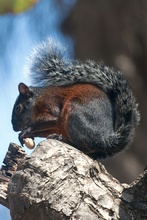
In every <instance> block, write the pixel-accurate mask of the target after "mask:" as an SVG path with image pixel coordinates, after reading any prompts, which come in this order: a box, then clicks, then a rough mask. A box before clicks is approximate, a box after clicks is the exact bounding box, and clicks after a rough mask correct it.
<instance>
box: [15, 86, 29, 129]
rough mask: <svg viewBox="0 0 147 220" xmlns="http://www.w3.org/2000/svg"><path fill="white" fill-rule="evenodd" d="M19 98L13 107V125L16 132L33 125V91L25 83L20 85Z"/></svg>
mask: <svg viewBox="0 0 147 220" xmlns="http://www.w3.org/2000/svg"><path fill="white" fill-rule="evenodd" d="M18 90H19V96H18V97H17V99H16V102H15V104H14V107H13V112H12V125H13V129H14V131H22V130H23V129H25V128H26V127H28V126H29V125H30V124H31V109H32V99H33V91H32V90H31V87H28V86H27V85H25V84H24V83H20V84H19V85H18Z"/></svg>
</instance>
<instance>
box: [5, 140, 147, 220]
mask: <svg viewBox="0 0 147 220" xmlns="http://www.w3.org/2000/svg"><path fill="white" fill-rule="evenodd" d="M146 182H147V172H146V171H144V173H143V174H141V175H140V177H139V178H138V179H137V180H136V181H135V182H133V183H132V184H131V185H130V186H129V185H127V184H120V182H119V181H117V180H116V179H115V178H113V177H112V176H111V175H110V174H109V173H107V171H106V170H105V168H104V166H102V164H101V163H98V162H97V161H93V160H92V159H91V158H89V157H88V156H86V155H85V154H83V153H81V152H80V151H78V150H77V149H75V148H73V147H72V146H69V145H67V144H64V143H62V142H59V141H56V140H51V139H49V140H46V141H43V142H41V143H40V144H39V145H38V146H37V147H36V148H35V150H34V151H33V153H32V154H31V156H29V157H26V158H25V159H24V161H23V163H21V164H20V165H19V167H18V169H17V171H16V172H15V173H14V175H13V176H12V179H11V181H10V183H9V187H8V200H9V207H10V212H11V216H12V219H13V220H19V219H21V220H26V219H31V220H36V219H39V220H47V219H59V220H60V219H62V220H63V219H84V220H85V219H88V220H89V219H93V220H95V219H96V220H97V219H115V220H117V219H123V220H124V219H125V220H130V219H135V220H141V219H146V218H147V211H146V210H147V192H146Z"/></svg>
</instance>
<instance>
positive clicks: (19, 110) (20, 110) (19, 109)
mask: <svg viewBox="0 0 147 220" xmlns="http://www.w3.org/2000/svg"><path fill="white" fill-rule="evenodd" d="M22 109H23V106H22V105H21V104H19V105H17V106H16V108H15V112H16V114H18V115H19V114H20V113H21V112H22Z"/></svg>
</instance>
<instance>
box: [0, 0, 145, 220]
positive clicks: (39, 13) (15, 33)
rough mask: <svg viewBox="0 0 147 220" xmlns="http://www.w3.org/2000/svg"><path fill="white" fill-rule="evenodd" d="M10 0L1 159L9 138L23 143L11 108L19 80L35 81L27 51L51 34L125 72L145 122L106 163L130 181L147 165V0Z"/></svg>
mask: <svg viewBox="0 0 147 220" xmlns="http://www.w3.org/2000/svg"><path fill="white" fill-rule="evenodd" d="M6 2H7V4H6V3H4V1H3V0H0V13H1V15H0V88H1V95H0V105H1V111H0V133H1V145H0V164H2V163H3V159H4V156H5V153H6V151H7V148H8V146H9V143H10V142H15V143H17V144H19V142H18V133H15V132H14V131H13V130H12V126H11V112H12V108H13V104H14V102H15V99H16V97H17V95H18V90H17V87H18V83H19V82H21V81H23V82H25V83H26V84H30V82H29V79H28V78H27V76H26V75H25V74H24V72H25V71H24V66H25V65H26V57H27V56H28V55H29V53H30V51H31V49H32V47H34V46H36V44H38V43H40V42H42V41H43V40H45V39H46V38H47V37H49V36H51V37H52V38H53V39H56V40H58V41H60V42H61V43H62V44H64V45H65V46H66V47H67V51H68V56H69V58H76V59H80V60H84V59H94V60H100V59H103V60H104V61H105V63H106V64H107V65H111V66H115V67H117V68H119V69H121V70H123V71H124V73H125V74H126V76H127V78H128V80H129V82H130V84H131V87H132V89H133V92H134V94H135V96H136V99H137V102H138V103H139V110H140V113H141V122H140V125H139V126H138V128H137V130H136V135H135V139H134V142H133V143H132V144H131V146H130V147H129V148H128V149H127V150H126V151H125V152H123V153H120V154H118V155H116V156H115V157H113V158H109V159H107V160H105V161H102V163H103V164H104V165H105V166H106V169H107V170H108V171H109V172H110V173H111V174H112V175H113V176H114V177H116V178H117V179H118V180H119V181H121V182H125V183H131V182H132V181H133V180H135V179H136V178H137V176H138V175H139V174H140V173H141V172H142V171H143V170H144V168H145V166H146V165H147V146H146V143H147V114H146V112H147V100H146V96H147V2H146V0H140V1H138V0H127V1H126V0H109V1H107V0H93V1H92V3H91V0H84V1H78V0H77V1H76V0H70V1H68V0H54V1H53V0H40V1H39V0H38V1H37V0H36V1H35V0H28V1H27V3H28V5H27V6H26V5H25V4H23V3H25V0H21V1H18V0H11V1H6ZM10 2H11V4H10ZM18 6H19V7H18ZM38 141H39V140H38ZM25 150H26V149H25ZM26 152H27V153H28V154H30V153H31V151H29V150H26ZM10 219H11V218H10V214H9V210H8V209H6V208H4V207H3V206H1V205H0V220H10Z"/></svg>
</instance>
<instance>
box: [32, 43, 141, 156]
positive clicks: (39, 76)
mask: <svg viewBox="0 0 147 220" xmlns="http://www.w3.org/2000/svg"><path fill="white" fill-rule="evenodd" d="M64 52H65V49H64V48H63V47H61V46H60V45H59V44H56V43H54V42H53V41H52V40H49V41H48V42H44V43H43V44H41V45H40V46H39V47H38V48H37V49H35V52H34V54H33V56H32V57H31V60H32V63H31V64H30V74H31V78H32V80H33V84H34V85H37V86H65V85H66V86H67V85H72V84H75V83H92V84H95V85H96V86H98V87H99V88H101V89H102V90H103V91H104V92H105V93H106V94H107V95H108V96H109V97H110V100H111V101H112V103H114V106H115V112H116V126H115V132H114V134H113V135H111V136H110V137H109V138H108V140H106V148H107V146H108V149H107V150H108V154H109V155H111V154H113V153H115V152H118V151H120V150H121V149H123V148H124V147H125V146H126V145H127V144H128V143H130V142H131V141H132V138H133V136H134V129H135V127H136V125H137V124H138V122H139V120H140V115H139V112H138V110H137V107H138V105H137V104H136V101H135V98H134V96H133V94H132V91H131V89H130V87H129V85H128V82H127V80H126V79H125V77H124V75H123V73H122V72H121V71H118V70H116V69H114V68H111V67H108V66H106V65H104V63H103V62H98V63H97V62H94V61H91V60H87V61H84V62H81V61H69V60H66V59H65V58H64Z"/></svg>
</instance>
